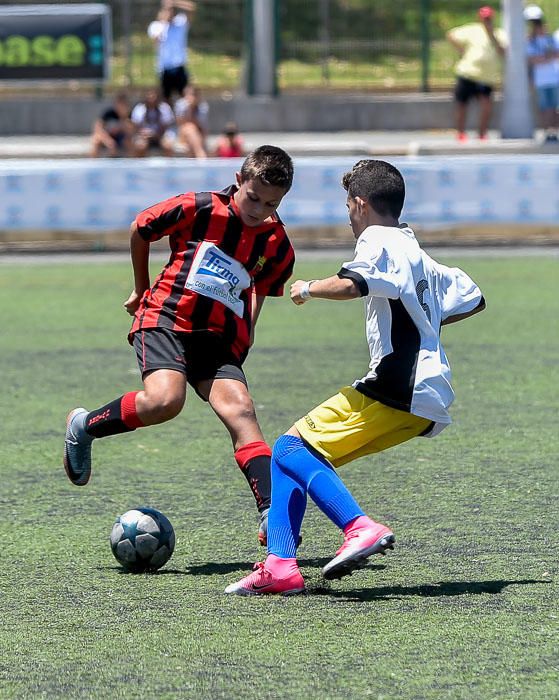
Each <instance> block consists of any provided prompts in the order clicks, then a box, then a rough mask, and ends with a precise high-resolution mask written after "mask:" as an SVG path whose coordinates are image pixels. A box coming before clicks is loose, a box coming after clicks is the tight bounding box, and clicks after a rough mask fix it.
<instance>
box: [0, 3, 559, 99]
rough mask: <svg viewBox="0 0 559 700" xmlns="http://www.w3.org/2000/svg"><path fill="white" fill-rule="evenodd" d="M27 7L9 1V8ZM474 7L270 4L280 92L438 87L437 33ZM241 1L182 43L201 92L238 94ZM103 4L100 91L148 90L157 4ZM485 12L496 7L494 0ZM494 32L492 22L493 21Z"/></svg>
mask: <svg viewBox="0 0 559 700" xmlns="http://www.w3.org/2000/svg"><path fill="white" fill-rule="evenodd" d="M78 1H80V0H78ZM82 1H83V2H85V1H87V0H82ZM36 2H37V0H19V2H18V3H17V4H19V5H23V4H36ZM270 2H272V0H270ZM484 2H485V0H483V1H482V0H398V1H397V2H394V1H393V0H277V3H278V12H277V16H278V45H279V55H278V64H277V68H278V82H279V86H280V89H282V90H302V89H304V90H309V89H311V90H312V89H320V90H346V89H348V90H361V91H367V90H376V91H378V90H383V91H390V90H393V91H397V90H428V89H430V90H436V89H448V88H449V87H450V86H451V85H452V83H453V64H454V62H455V60H456V55H455V53H454V52H453V50H452V47H450V45H449V44H448V43H447V42H446V40H445V33H446V31H448V29H450V28H451V27H453V26H456V25H458V24H462V23H465V22H468V21H475V19H476V13H477V9H478V7H479V6H480V5H481V4H484ZM249 3H250V0H198V3H197V11H196V16H195V19H194V22H193V25H192V29H191V32H190V39H189V49H190V64H189V68H190V71H191V73H192V75H193V78H194V80H195V81H196V82H197V83H199V84H200V85H201V86H202V87H204V88H205V89H216V90H221V91H236V90H238V89H239V88H240V87H241V86H242V83H243V75H244V56H245V55H246V51H245V46H246V41H247V37H246V35H245V27H246V12H247V8H248V7H249ZM8 4H14V2H13V0H12V2H10V1H9V0H8V1H6V0H0V5H8ZM106 4H108V5H109V6H110V7H111V9H112V18H113V37H114V48H113V59H112V78H111V85H110V86H111V87H114V88H117V87H124V86H130V87H144V86H147V85H151V84H154V83H155V81H156V73H155V57H154V47H153V46H152V44H151V42H150V40H149V38H148V37H147V34H146V29H147V26H148V24H149V22H151V21H152V20H153V19H155V17H156V15H157V11H158V9H159V5H160V3H159V0H108V2H107V3H106ZM538 4H539V5H540V6H541V7H542V8H543V10H544V12H545V14H546V18H547V20H548V24H549V27H550V29H552V30H555V29H557V28H558V27H559V0H541V2H538ZM494 6H495V7H496V9H498V7H499V2H495V3H494ZM496 24H497V25H499V24H500V18H499V15H498V16H497V21H496Z"/></svg>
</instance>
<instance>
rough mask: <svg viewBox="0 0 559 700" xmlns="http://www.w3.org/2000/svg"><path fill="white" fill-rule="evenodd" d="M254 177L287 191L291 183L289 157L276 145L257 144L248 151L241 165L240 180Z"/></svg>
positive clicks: (291, 170) (291, 163)
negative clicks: (253, 148) (257, 145)
mask: <svg viewBox="0 0 559 700" xmlns="http://www.w3.org/2000/svg"><path fill="white" fill-rule="evenodd" d="M255 178H258V179H259V180H261V181H262V182H263V183H264V184H265V185H275V186H276V187H283V188H284V189H285V191H286V192H289V190H290V189H291V185H292V184H293V161H292V160H291V157H290V156H289V155H288V154H287V153H286V152H285V151H283V150H282V149H281V148H278V147H277V146H259V147H258V148H257V149H256V150H254V151H252V153H249V155H248V156H247V157H246V158H245V161H244V163H243V164H242V166H241V182H247V180H253V179H255Z"/></svg>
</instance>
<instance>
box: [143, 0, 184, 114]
mask: <svg viewBox="0 0 559 700" xmlns="http://www.w3.org/2000/svg"><path fill="white" fill-rule="evenodd" d="M177 10H182V12H177ZM195 10H196V4H195V3H194V2H191V0H163V1H162V3H161V9H160V10H159V13H158V15H157V19H156V20H154V21H153V22H151V23H150V25H149V26H148V31H147V33H148V36H149V37H150V39H152V40H153V41H154V42H155V44H156V45H157V72H158V74H159V79H160V83H161V92H162V94H163V98H164V99H165V101H166V102H169V100H170V99H171V97H172V95H173V93H174V92H177V93H178V94H179V95H182V93H183V91H184V88H185V87H186V86H187V85H188V81H189V75H188V69H187V65H188V31H189V29H190V25H191V23H192V17H193V15H194V12H195Z"/></svg>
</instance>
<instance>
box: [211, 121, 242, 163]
mask: <svg viewBox="0 0 559 700" xmlns="http://www.w3.org/2000/svg"><path fill="white" fill-rule="evenodd" d="M213 155H214V156H216V158H241V157H242V156H243V155H244V148H243V139H242V138H241V136H240V135H239V130H238V128H237V125H236V124H235V122H227V124H226V125H225V128H224V129H223V132H222V133H221V135H220V136H219V137H218V139H217V141H216V143H215V148H214V152H213Z"/></svg>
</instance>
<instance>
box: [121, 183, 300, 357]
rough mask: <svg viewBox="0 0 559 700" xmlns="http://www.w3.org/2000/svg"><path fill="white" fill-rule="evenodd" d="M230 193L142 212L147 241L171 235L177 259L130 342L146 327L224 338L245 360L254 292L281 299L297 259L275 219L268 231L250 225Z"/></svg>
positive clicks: (142, 311) (151, 293) (148, 297)
mask: <svg viewBox="0 0 559 700" xmlns="http://www.w3.org/2000/svg"><path fill="white" fill-rule="evenodd" d="M236 189H237V188H236V187H235V186H231V187H229V188H227V189H226V190H223V191H222V192H187V193H186V194H181V195H177V196H176V197H172V198H170V199H167V200H165V201H163V202H160V203H159V204H154V205H153V206H151V207H149V208H148V209H145V210H144V211H142V212H140V214H138V216H137V217H136V225H137V228H138V233H139V235H140V236H141V237H142V238H143V239H144V240H146V241H149V242H153V241H157V240H159V239H160V238H162V237H163V236H169V246H170V248H171V257H170V259H169V262H168V263H167V264H166V265H165V267H164V268H163V270H162V272H161V273H160V274H159V276H158V277H157V279H156V280H155V282H154V283H153V285H152V287H151V288H150V289H148V290H147V291H146V292H145V294H144V295H143V297H142V300H141V303H140V306H139V308H138V310H137V312H136V316H135V319H134V322H133V324H132V328H131V330H130V336H129V337H130V339H131V338H132V334H134V333H135V332H136V331H138V330H141V329H145V328H157V327H158V328H169V329H171V330H173V331H177V332H184V333H192V332H194V331H201V330H205V331H211V332H212V333H216V334H219V335H220V336H222V337H223V339H224V341H225V343H226V344H227V345H228V346H229V347H230V348H231V350H232V352H233V354H234V355H235V356H236V357H238V358H239V359H241V360H243V359H244V358H245V357H246V354H247V352H248V349H249V346H250V335H251V328H252V313H251V312H252V304H253V294H256V295H260V296H281V295H282V294H283V287H284V284H285V282H286V281H287V280H288V279H289V277H290V276H291V273H292V271H293V264H294V261H295V255H294V252H293V247H292V245H291V243H290V241H289V238H288V237H287V234H286V232H285V229H284V226H283V223H282V222H281V220H280V219H279V217H277V216H275V217H274V220H273V221H272V222H267V223H265V224H262V225H261V226H255V227H251V226H246V225H245V224H243V222H242V220H241V218H240V216H239V211H238V209H237V205H236V204H235V201H234V199H233V195H234V194H235V192H236Z"/></svg>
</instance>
